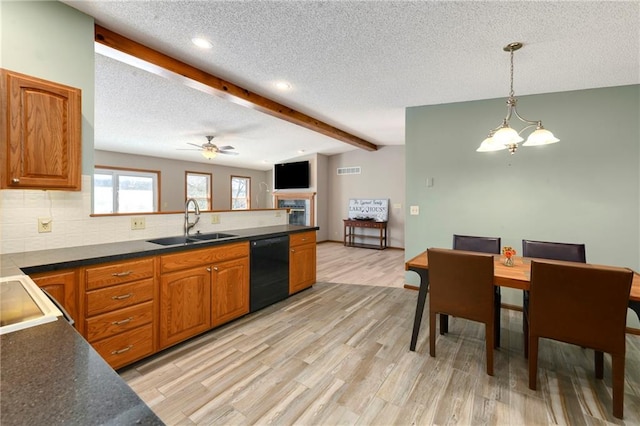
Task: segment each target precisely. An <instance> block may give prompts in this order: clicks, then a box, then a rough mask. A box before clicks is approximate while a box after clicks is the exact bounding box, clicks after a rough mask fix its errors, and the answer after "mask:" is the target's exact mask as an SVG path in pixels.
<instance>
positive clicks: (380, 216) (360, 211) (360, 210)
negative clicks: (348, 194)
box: [349, 198, 389, 222]
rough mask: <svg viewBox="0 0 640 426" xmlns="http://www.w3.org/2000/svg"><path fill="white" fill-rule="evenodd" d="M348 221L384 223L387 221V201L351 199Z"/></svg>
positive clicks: (384, 199)
mask: <svg viewBox="0 0 640 426" xmlns="http://www.w3.org/2000/svg"><path fill="white" fill-rule="evenodd" d="M349 219H356V220H375V221H377V222H386V221H388V220H389V199H388V198H382V199H370V198H351V199H350V200H349Z"/></svg>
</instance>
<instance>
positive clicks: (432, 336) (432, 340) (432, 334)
mask: <svg viewBox="0 0 640 426" xmlns="http://www.w3.org/2000/svg"><path fill="white" fill-rule="evenodd" d="M429 355H431V356H433V357H435V356H436V313H435V312H431V310H429Z"/></svg>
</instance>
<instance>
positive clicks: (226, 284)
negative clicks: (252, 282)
mask: <svg viewBox="0 0 640 426" xmlns="http://www.w3.org/2000/svg"><path fill="white" fill-rule="evenodd" d="M211 288H212V290H211V307H212V313H213V316H212V318H211V326H212V327H217V326H219V325H221V324H224V323H226V322H229V321H231V320H233V319H236V318H238V317H241V316H242V315H245V314H248V313H249V258H248V257H244V258H241V259H234V260H228V261H226V262H220V263H218V264H216V265H214V266H213V268H212V286H211Z"/></svg>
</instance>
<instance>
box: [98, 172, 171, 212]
mask: <svg viewBox="0 0 640 426" xmlns="http://www.w3.org/2000/svg"><path fill="white" fill-rule="evenodd" d="M96 174H111V175H113V177H114V179H113V186H112V206H113V212H111V213H96V211H95V210H96V190H95V175H96ZM120 176H132V177H149V178H151V179H152V185H153V210H152V211H139V212H120V211H119V209H120V205H119V202H118V191H117V189H118V188H117V182H118V179H117V178H118V177H120ZM91 177H92V179H91V187H92V191H91V194H92V199H91V212H92V214H96V215H114V214H121V215H126V214H140V213H159V212H160V211H161V207H160V206H161V205H162V203H161V195H160V194H161V192H162V191H161V186H160V182H161V172H160V170H150V169H137V168H130V167H116V166H104V165H95V166H93V174H92V176H91Z"/></svg>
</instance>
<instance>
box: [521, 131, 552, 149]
mask: <svg viewBox="0 0 640 426" xmlns="http://www.w3.org/2000/svg"><path fill="white" fill-rule="evenodd" d="M556 142H560V139H558V138H556V137H555V136H553V133H551V132H550V131H548V130H547V129H545V128H543V127H539V128H538V129H536V131H535V132H533V133H531V134H530V135H529V137H528V138H527V141H526V142H525V143H523V144H522V145H523V146H538V145H549V144H552V143H556Z"/></svg>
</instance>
